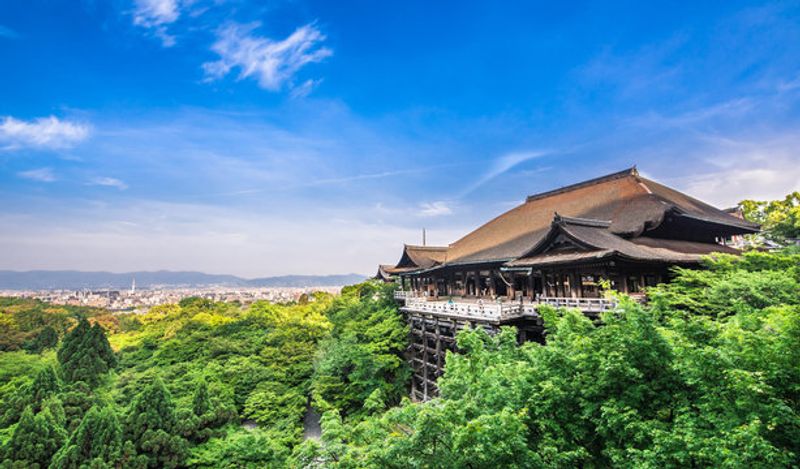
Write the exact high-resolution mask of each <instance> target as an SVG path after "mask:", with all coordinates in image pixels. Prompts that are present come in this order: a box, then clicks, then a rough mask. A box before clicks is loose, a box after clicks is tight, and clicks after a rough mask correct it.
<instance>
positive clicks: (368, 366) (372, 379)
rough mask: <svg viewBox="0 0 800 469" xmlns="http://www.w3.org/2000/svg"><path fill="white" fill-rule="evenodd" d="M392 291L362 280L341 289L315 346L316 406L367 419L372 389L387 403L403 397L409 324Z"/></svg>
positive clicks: (313, 383)
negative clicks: (327, 332) (326, 330)
mask: <svg viewBox="0 0 800 469" xmlns="http://www.w3.org/2000/svg"><path fill="white" fill-rule="evenodd" d="M392 291H393V289H392V286H391V285H390V286H384V285H382V284H378V283H377V282H367V283H363V284H359V285H356V286H354V287H348V288H346V289H343V291H342V295H341V297H339V298H337V299H336V300H335V301H334V303H333V304H332V305H331V307H330V309H329V310H328V313H327V314H328V317H329V319H330V320H331V323H332V324H333V331H332V333H331V337H330V338H329V339H328V340H326V341H324V342H323V343H322V344H321V346H320V352H319V354H318V358H317V360H316V362H315V368H314V377H313V380H312V393H313V394H312V395H313V397H314V404H315V405H316V406H317V407H322V410H328V409H327V408H325V407H326V406H332V407H333V408H335V409H338V410H340V411H341V412H342V413H343V414H344V415H345V416H348V417H356V418H358V417H360V416H363V415H366V413H367V412H365V409H364V408H363V404H364V402H365V401H367V399H368V398H369V397H370V395H372V394H373V393H374V392H375V391H376V390H379V395H380V397H381V399H382V400H383V401H384V403H385V404H387V405H394V404H396V403H398V402H399V401H400V399H401V397H402V396H403V395H405V393H406V386H407V384H408V381H409V378H410V370H409V368H408V365H407V363H406V360H405V358H404V353H405V351H406V348H407V347H408V326H407V325H406V323H405V321H404V319H403V317H402V315H401V314H400V312H399V311H398V309H397V305H396V303H395V302H394V300H393V299H392ZM376 396H377V395H376Z"/></svg>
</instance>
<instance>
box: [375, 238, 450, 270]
mask: <svg viewBox="0 0 800 469" xmlns="http://www.w3.org/2000/svg"><path fill="white" fill-rule="evenodd" d="M446 259H447V246H416V245H413V244H406V245H404V246H403V255H402V256H400V260H399V261H398V262H397V265H395V266H394V267H393V268H391V269H389V270H388V271H389V272H391V273H401V272H410V271H413V270H420V269H429V268H431V267H433V266H436V265H439V264H442V263H444V262H445V260H446Z"/></svg>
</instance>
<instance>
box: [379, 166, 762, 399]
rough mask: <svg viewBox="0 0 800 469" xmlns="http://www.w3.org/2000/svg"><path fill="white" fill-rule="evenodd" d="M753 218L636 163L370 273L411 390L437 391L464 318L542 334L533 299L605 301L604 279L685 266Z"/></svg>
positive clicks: (607, 283) (648, 278) (612, 282)
mask: <svg viewBox="0 0 800 469" xmlns="http://www.w3.org/2000/svg"><path fill="white" fill-rule="evenodd" d="M758 230H759V227H758V226H757V225H755V224H752V223H750V222H747V221H745V220H743V219H741V218H737V217H734V216H732V215H730V214H728V213H726V212H723V211H722V210H719V209H717V208H714V207H712V206H711V205H708V204H706V203H704V202H701V201H699V200H697V199H694V198H692V197H690V196H688V195H686V194H683V193H681V192H678V191H676V190H674V189H671V188H669V187H666V186H664V185H661V184H659V183H657V182H654V181H651V180H649V179H646V178H644V177H642V176H641V175H640V174H639V173H638V172H637V170H636V168H635V167H634V168H631V169H627V170H625V171H621V172H618V173H614V174H610V175H606V176H603V177H599V178H595V179H591V180H588V181H584V182H580V183H578V184H573V185H570V186H566V187H562V188H560V189H556V190H552V191H548V192H544V193H541V194H536V195H531V196H529V197H528V198H527V199H526V200H525V202H524V203H522V204H521V205H519V206H517V207H515V208H513V209H511V210H509V211H508V212H506V213H503V214H502V215H500V216H498V217H496V218H494V219H493V220H491V221H489V222H488V223H486V224H484V225H483V226H481V227H479V228H478V229H476V230H475V231H473V232H471V233H469V234H467V235H466V236H464V237H463V238H461V239H459V240H458V241H456V242H454V243H452V244H450V245H449V246H414V245H405V246H404V248H403V253H402V255H401V258H400V261H399V262H398V263H397V264H396V265H394V266H386V265H383V266H381V267H380V268H379V273H378V275H379V276H380V278H383V279H385V280H390V279H391V280H394V281H396V282H397V283H398V284H399V285H400V286H401V288H400V289H399V290H398V291H397V292H396V294H395V297H396V298H397V299H398V300H399V301H402V302H403V307H402V310H403V311H404V313H406V314H407V317H408V320H409V323H410V325H411V331H412V338H413V340H412V345H411V353H410V360H411V363H412V366H413V368H414V378H413V383H412V397H413V398H415V399H420V400H425V399H428V398H429V397H430V396H433V395H436V393H437V389H436V378H437V377H438V376H439V375H440V374H441V373H442V371H443V365H444V354H445V353H446V351H447V350H453V349H454V347H455V343H454V337H455V333H456V332H457V331H458V330H459V329H461V328H464V327H484V328H486V329H487V330H488V331H489V332H493V331H496V330H497V329H498V328H499V327H500V326H501V325H514V326H517V328H518V330H519V334H520V341H525V340H538V341H542V340H543V335H542V322H541V318H540V317H539V315H538V313H537V307H538V306H539V305H541V304H550V305H554V306H566V307H574V308H579V309H581V310H583V311H584V312H585V313H586V314H590V315H591V314H597V313H599V312H601V311H604V310H607V309H611V308H613V306H614V304H613V300H609V299H606V298H604V295H603V289H604V288H610V289H613V290H617V291H620V292H624V293H628V294H630V295H632V296H642V295H643V292H644V289H645V288H647V287H650V286H654V285H656V284H658V283H662V282H667V281H669V277H670V269H671V268H672V267H674V266H685V267H691V266H696V265H698V263H699V262H700V260H701V257H702V256H704V255H707V254H711V253H714V252H723V253H732V254H736V253H738V252H739V251H738V250H736V249H734V248H732V247H730V246H726V245H725V244H724V243H725V240H728V239H731V238H732V237H733V236H738V235H743V234H748V233H756V232H758Z"/></svg>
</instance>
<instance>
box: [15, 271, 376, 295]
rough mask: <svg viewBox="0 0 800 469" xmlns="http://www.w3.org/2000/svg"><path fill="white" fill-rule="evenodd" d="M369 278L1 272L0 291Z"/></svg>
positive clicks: (307, 283) (312, 283) (314, 283)
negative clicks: (133, 283) (251, 277)
mask: <svg viewBox="0 0 800 469" xmlns="http://www.w3.org/2000/svg"><path fill="white" fill-rule="evenodd" d="M366 278H367V276H366V275H359V274H341V275H282V276H279V277H264V278H254V279H245V278H241V277H237V276H235V275H214V274H204V273H202V272H171V271H167V270H159V271H157V272H126V273H113V272H81V271H77V270H30V271H25V272H18V271H14V270H0V290H81V289H106V288H110V289H116V290H119V289H128V288H130V287H131V283H132V281H133V279H136V288H153V287H166V288H178V287H208V286H213V285H219V286H229V287H323V286H330V287H338V286H344V285H352V284H354V283H358V282H361V281H363V280H365V279H366Z"/></svg>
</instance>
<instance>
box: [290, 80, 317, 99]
mask: <svg viewBox="0 0 800 469" xmlns="http://www.w3.org/2000/svg"><path fill="white" fill-rule="evenodd" d="M320 83H322V79H321V78H320V79H319V80H310V79H309V80H306V81H304V82H303V84H301V85H298V86H295V87H294V88H292V93H291V96H292V98H305V97H306V96H308V95H309V94H310V93H311V91H313V90H314V88H316V87H317V86H319V84H320Z"/></svg>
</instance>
